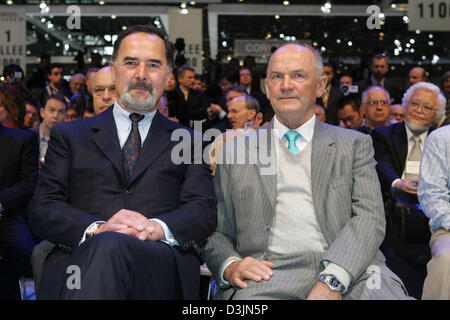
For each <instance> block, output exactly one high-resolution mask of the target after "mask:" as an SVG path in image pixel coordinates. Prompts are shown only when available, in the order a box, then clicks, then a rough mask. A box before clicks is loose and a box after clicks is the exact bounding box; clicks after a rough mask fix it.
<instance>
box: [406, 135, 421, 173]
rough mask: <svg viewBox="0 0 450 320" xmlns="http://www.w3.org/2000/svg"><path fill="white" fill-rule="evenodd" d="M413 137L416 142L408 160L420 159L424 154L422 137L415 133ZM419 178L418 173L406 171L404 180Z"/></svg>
mask: <svg viewBox="0 0 450 320" xmlns="http://www.w3.org/2000/svg"><path fill="white" fill-rule="evenodd" d="M412 139H413V140H414V144H413V147H412V149H411V152H410V153H409V157H408V159H407V160H408V161H420V157H421V156H422V149H421V148H420V137H419V136H418V135H414V136H412ZM418 178H419V175H418V174H415V173H408V172H405V177H404V180H410V179H418Z"/></svg>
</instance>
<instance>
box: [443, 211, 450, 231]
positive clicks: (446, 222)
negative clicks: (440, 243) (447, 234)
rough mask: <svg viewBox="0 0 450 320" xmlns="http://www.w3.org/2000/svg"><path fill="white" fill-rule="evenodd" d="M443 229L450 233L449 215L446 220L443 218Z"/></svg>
mask: <svg viewBox="0 0 450 320" xmlns="http://www.w3.org/2000/svg"><path fill="white" fill-rule="evenodd" d="M441 227H442V228H444V229H445V230H447V231H450V215H448V214H447V215H446V216H445V217H444V218H442V220H441Z"/></svg>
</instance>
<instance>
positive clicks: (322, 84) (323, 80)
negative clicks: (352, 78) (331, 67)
mask: <svg viewBox="0 0 450 320" xmlns="http://www.w3.org/2000/svg"><path fill="white" fill-rule="evenodd" d="M326 86H327V76H324V75H322V76H320V77H319V81H318V82H317V90H316V97H317V98H319V97H321V96H322V95H323V92H324V91H325V88H326Z"/></svg>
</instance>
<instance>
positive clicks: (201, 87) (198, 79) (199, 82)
mask: <svg viewBox="0 0 450 320" xmlns="http://www.w3.org/2000/svg"><path fill="white" fill-rule="evenodd" d="M193 89H195V90H198V91H201V92H203V93H204V94H206V90H207V88H206V82H205V80H204V78H203V76H202V75H201V74H196V75H195V83H194V87H193Z"/></svg>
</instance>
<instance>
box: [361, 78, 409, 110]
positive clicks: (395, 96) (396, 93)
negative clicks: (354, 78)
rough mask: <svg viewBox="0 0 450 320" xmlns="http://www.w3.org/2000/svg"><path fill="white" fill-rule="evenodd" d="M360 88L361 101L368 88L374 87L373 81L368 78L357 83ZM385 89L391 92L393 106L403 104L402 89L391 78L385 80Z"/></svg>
mask: <svg viewBox="0 0 450 320" xmlns="http://www.w3.org/2000/svg"><path fill="white" fill-rule="evenodd" d="M355 85H357V86H358V94H359V98H360V99H361V96H362V93H363V92H364V90H366V89H367V88H369V87H371V86H373V83H372V79H371V78H367V79H364V80H361V81H358V82H356V83H355ZM384 88H385V89H386V90H387V91H388V92H389V95H390V97H391V102H392V104H396V103H401V100H402V94H403V93H402V89H401V88H400V86H398V85H397V84H395V83H394V81H392V80H391V79H389V78H384Z"/></svg>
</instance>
